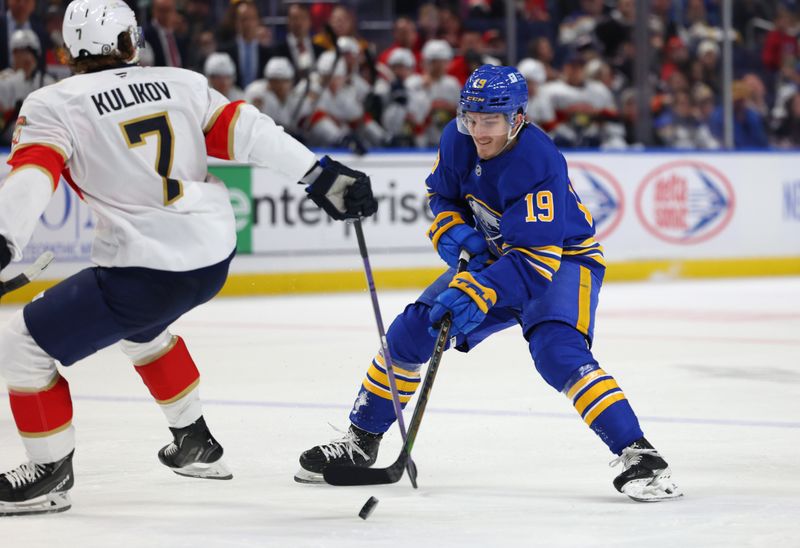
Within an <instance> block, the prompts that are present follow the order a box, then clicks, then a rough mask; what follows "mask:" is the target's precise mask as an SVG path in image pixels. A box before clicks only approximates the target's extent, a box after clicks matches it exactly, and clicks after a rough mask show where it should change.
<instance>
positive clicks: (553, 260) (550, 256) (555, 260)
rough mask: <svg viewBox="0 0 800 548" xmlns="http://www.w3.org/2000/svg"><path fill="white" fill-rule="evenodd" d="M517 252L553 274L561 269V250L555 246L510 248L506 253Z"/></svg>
mask: <svg viewBox="0 0 800 548" xmlns="http://www.w3.org/2000/svg"><path fill="white" fill-rule="evenodd" d="M510 251H519V252H520V253H523V254H525V255H527V256H529V257H531V258H533V259H535V260H537V261H539V262H540V263H543V264H544V265H545V266H548V267H549V268H551V269H552V270H553V273H554V274H555V273H556V272H558V269H559V268H560V267H561V248H560V247H558V246H555V245H549V246H546V247H512V248H511V249H509V250H508V251H507V252H510Z"/></svg>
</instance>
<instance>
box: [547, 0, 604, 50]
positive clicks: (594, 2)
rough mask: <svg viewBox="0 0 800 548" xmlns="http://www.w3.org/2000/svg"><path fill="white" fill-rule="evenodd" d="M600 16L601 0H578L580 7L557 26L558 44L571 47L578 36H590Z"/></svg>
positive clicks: (601, 11)
mask: <svg viewBox="0 0 800 548" xmlns="http://www.w3.org/2000/svg"><path fill="white" fill-rule="evenodd" d="M602 17H603V0H580V7H579V8H578V9H577V10H576V11H574V12H572V13H571V14H569V15H568V16H567V17H565V18H564V20H563V21H562V22H561V25H560V26H559V27H558V43H559V45H561V46H563V47H566V48H572V47H574V45H575V41H576V40H578V39H579V38H581V37H583V36H591V35H592V34H593V33H594V30H595V27H596V26H597V24H598V23H599V22H600V20H601V18H602Z"/></svg>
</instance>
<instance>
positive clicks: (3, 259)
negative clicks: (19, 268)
mask: <svg viewBox="0 0 800 548" xmlns="http://www.w3.org/2000/svg"><path fill="white" fill-rule="evenodd" d="M10 262H11V250H10V249H9V248H8V242H7V241H6V239H5V237H4V236H3V235H2V234H0V270H3V269H4V268H5V267H7V266H8V263H10Z"/></svg>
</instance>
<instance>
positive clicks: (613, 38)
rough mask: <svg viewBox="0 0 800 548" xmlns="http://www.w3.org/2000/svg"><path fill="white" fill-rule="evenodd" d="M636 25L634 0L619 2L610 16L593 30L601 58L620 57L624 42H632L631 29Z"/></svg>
mask: <svg viewBox="0 0 800 548" xmlns="http://www.w3.org/2000/svg"><path fill="white" fill-rule="evenodd" d="M635 24H636V4H635V3H634V0H619V1H618V2H617V7H616V9H615V10H613V11H612V12H611V14H610V15H608V16H606V17H603V19H602V20H601V21H600V22H599V23H598V24H597V26H596V27H595V29H594V33H595V36H597V40H598V41H599V42H600V44H601V45H602V50H603V56H604V57H605V58H606V59H609V60H614V59H616V58H617V57H618V56H619V55H620V48H621V46H622V44H624V43H625V42H632V41H633V27H634V25H635Z"/></svg>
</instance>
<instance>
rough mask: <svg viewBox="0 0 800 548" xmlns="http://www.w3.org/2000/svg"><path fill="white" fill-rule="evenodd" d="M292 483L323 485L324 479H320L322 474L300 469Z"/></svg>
mask: <svg viewBox="0 0 800 548" xmlns="http://www.w3.org/2000/svg"><path fill="white" fill-rule="evenodd" d="M294 481H296V482H297V483H325V478H323V477H322V474H319V473H317V472H309V471H308V470H306V469H305V468H301V469H300V470H298V471H297V473H296V474H295V475H294Z"/></svg>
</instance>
